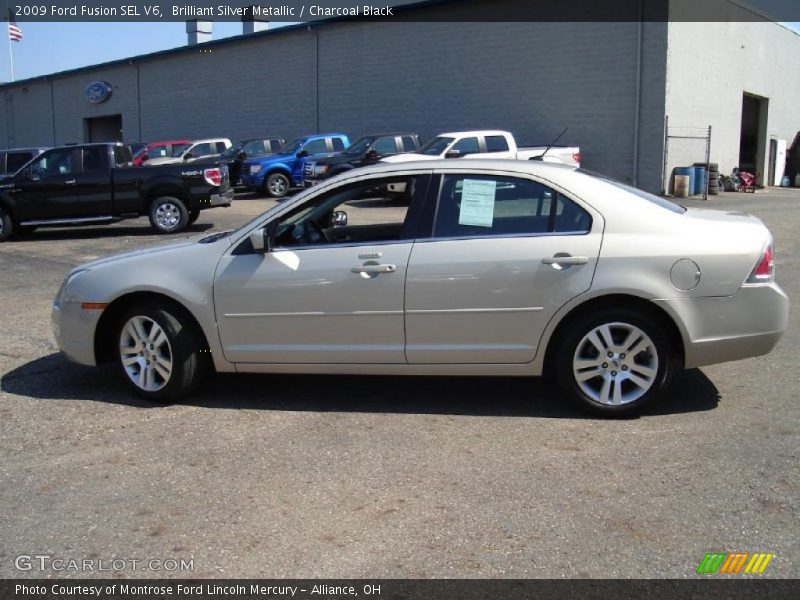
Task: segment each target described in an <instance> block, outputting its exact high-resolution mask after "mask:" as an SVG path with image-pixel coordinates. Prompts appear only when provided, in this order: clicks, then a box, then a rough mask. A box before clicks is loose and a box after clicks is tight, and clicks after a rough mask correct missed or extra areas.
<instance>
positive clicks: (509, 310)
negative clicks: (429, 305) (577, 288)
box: [406, 306, 544, 315]
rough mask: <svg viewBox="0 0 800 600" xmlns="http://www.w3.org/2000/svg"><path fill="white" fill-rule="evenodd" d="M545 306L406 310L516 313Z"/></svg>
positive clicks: (415, 311)
mask: <svg viewBox="0 0 800 600" xmlns="http://www.w3.org/2000/svg"><path fill="white" fill-rule="evenodd" d="M542 310H544V306H529V307H524V308H442V309H419V310H406V313H409V314H413V315H434V314H441V313H455V314H458V313H514V312H540V311H542Z"/></svg>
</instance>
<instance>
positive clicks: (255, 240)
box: [250, 227, 269, 253]
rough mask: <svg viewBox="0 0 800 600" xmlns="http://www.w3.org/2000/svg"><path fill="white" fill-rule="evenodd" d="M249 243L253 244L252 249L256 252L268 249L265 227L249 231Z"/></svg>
mask: <svg viewBox="0 0 800 600" xmlns="http://www.w3.org/2000/svg"><path fill="white" fill-rule="evenodd" d="M250 243H251V244H253V250H255V251H256V252H260V253H264V252H268V251H269V241H268V239H267V228H266V227H259V228H258V229H255V230H253V231H251V232H250Z"/></svg>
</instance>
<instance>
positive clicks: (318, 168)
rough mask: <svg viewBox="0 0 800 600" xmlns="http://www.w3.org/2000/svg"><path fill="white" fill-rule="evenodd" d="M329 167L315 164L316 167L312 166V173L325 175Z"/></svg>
mask: <svg viewBox="0 0 800 600" xmlns="http://www.w3.org/2000/svg"><path fill="white" fill-rule="evenodd" d="M329 168H330V167H328V165H317V166H316V167H314V173H316V174H317V175H325V173H327V172H328V169H329Z"/></svg>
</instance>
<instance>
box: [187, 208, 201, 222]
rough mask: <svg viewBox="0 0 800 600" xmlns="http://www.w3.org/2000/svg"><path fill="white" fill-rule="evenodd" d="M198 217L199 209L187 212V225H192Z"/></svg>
mask: <svg viewBox="0 0 800 600" xmlns="http://www.w3.org/2000/svg"><path fill="white" fill-rule="evenodd" d="M199 217H200V209H199V208H193V209H192V210H190V211H189V225H192V224H194V222H195V221H197V219H198V218H199Z"/></svg>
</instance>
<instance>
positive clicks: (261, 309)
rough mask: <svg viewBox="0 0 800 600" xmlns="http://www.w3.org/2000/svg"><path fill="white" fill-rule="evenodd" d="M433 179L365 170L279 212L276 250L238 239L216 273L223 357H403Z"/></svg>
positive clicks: (325, 360) (323, 360)
mask: <svg viewBox="0 0 800 600" xmlns="http://www.w3.org/2000/svg"><path fill="white" fill-rule="evenodd" d="M427 182H428V176H427V175H406V176H401V177H392V178H386V177H376V176H372V177H367V178H363V179H361V180H359V181H357V182H355V183H352V184H347V185H343V186H339V187H337V188H336V189H334V190H332V191H328V192H323V193H322V194H319V195H317V196H312V197H311V198H310V199H308V200H306V201H305V202H303V203H301V204H300V205H299V206H295V207H290V208H289V209H288V210H287V211H285V212H284V213H283V214H280V215H278V216H276V217H273V221H274V222H273V223H270V224H269V227H271V228H272V227H274V228H275V234H274V242H273V246H272V248H271V251H269V252H266V253H263V252H258V251H256V250H254V249H253V246H252V243H251V241H250V239H249V238H245V239H244V240H243V241H241V242H240V243H238V244H235V245H234V246H233V247H232V250H231V252H230V253H229V254H228V255H226V256H224V257H223V258H222V260H221V261H220V263H219V264H218V266H217V271H216V275H215V283H214V306H215V310H216V315H217V324H218V328H219V336H220V340H221V343H222V347H223V352H224V354H225V358H226V359H227V360H229V361H231V362H234V363H290V364H302V363H316V364H343V363H404V362H405V352H404V350H405V332H404V314H403V296H404V286H405V276H406V267H407V264H408V257H409V254H410V253H411V247H412V245H413V232H414V228H415V224H416V220H417V219H418V216H419V214H420V211H421V204H420V202H421V201H424V199H425V193H426V187H427ZM401 188H402V189H401ZM343 211H346V212H347V213H348V217H347V221H346V224H345V223H344V222H343V220H342V218H341V212H343ZM334 216H337V218H336V219H334ZM323 232H324V233H323Z"/></svg>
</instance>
